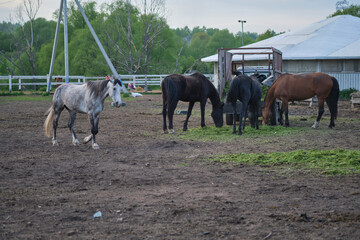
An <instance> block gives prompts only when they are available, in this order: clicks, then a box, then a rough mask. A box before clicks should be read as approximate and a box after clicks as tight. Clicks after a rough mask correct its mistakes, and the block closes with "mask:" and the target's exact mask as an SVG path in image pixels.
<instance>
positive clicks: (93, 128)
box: [89, 114, 100, 150]
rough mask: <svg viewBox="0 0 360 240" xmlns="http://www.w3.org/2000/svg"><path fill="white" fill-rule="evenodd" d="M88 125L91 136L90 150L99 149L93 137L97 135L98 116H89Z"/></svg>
mask: <svg viewBox="0 0 360 240" xmlns="http://www.w3.org/2000/svg"><path fill="white" fill-rule="evenodd" d="M89 118H90V124H91V134H92V148H93V149H95V150H96V149H99V148H100V147H99V145H98V144H97V143H96V139H95V135H96V134H97V133H98V131H99V129H98V125H99V115H98V114H97V115H95V116H94V115H93V114H89Z"/></svg>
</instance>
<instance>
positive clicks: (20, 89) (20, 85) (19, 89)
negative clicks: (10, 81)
mask: <svg viewBox="0 0 360 240" xmlns="http://www.w3.org/2000/svg"><path fill="white" fill-rule="evenodd" d="M19 91H21V78H19Z"/></svg>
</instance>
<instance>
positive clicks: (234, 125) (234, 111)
mask: <svg viewBox="0 0 360 240" xmlns="http://www.w3.org/2000/svg"><path fill="white" fill-rule="evenodd" d="M232 107H233V134H235V133H236V116H237V112H236V102H235V103H232Z"/></svg>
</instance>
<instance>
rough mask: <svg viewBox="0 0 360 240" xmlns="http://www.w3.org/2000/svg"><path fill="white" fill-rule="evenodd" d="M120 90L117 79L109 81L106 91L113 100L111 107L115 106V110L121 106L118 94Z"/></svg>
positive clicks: (119, 83) (120, 86) (119, 82)
mask: <svg viewBox="0 0 360 240" xmlns="http://www.w3.org/2000/svg"><path fill="white" fill-rule="evenodd" d="M121 88H122V83H121V81H120V80H119V79H109V83H108V89H109V90H108V91H109V96H110V97H111V99H112V100H113V102H112V103H111V105H112V106H116V107H117V108H118V107H120V106H121V105H122V101H121V94H120V93H121Z"/></svg>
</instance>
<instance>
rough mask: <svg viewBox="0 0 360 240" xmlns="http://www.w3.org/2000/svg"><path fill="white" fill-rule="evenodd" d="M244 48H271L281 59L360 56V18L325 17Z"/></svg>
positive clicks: (208, 58) (348, 16)
mask: <svg viewBox="0 0 360 240" xmlns="http://www.w3.org/2000/svg"><path fill="white" fill-rule="evenodd" d="M246 47H249V48H255V47H274V48H276V49H279V50H280V51H281V52H282V58H283V60H307V59H339V58H341V59H360V18H358V17H354V16H350V15H340V16H336V17H332V18H327V19H325V20H322V21H320V22H316V23H313V24H311V25H308V26H306V27H304V28H302V29H299V30H296V31H291V32H287V33H284V34H281V35H278V36H275V37H272V38H268V39H265V40H263V41H260V42H256V43H253V44H250V45H247V46H246ZM259 57H260V56H259ZM258 59H261V58H258ZM201 60H202V61H203V62H217V60H218V57H217V54H215V55H212V56H209V57H205V58H203V59H201ZM234 60H235V59H234Z"/></svg>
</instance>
